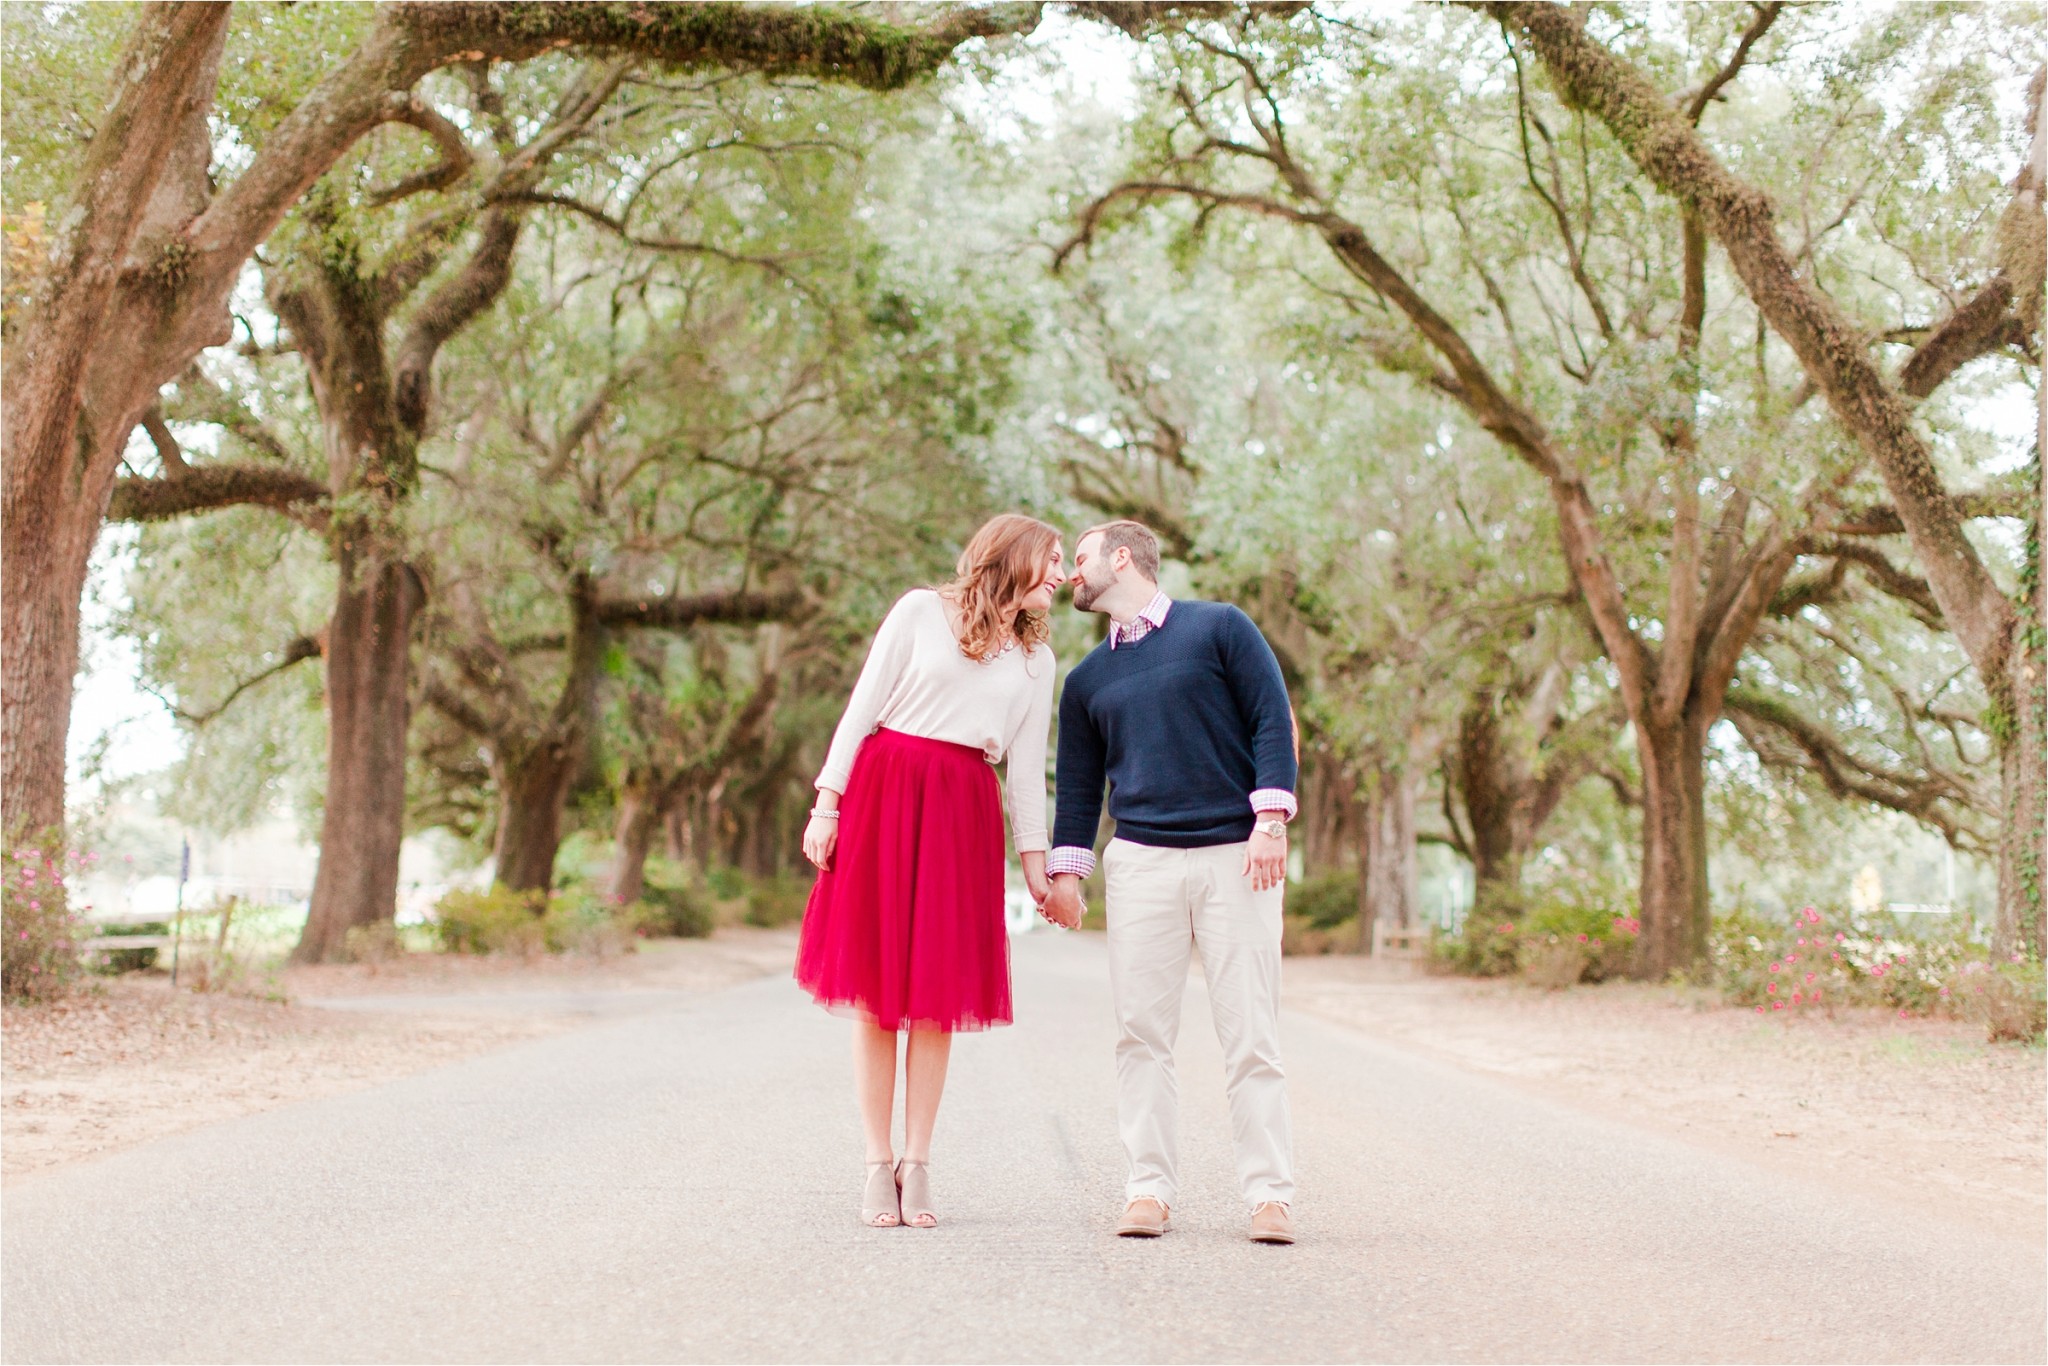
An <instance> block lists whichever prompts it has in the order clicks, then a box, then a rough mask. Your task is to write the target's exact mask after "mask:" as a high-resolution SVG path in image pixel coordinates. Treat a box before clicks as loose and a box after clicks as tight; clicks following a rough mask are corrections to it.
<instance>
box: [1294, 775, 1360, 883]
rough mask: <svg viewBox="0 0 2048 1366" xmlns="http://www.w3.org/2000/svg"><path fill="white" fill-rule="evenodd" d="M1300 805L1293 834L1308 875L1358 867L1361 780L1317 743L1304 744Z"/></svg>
mask: <svg viewBox="0 0 2048 1366" xmlns="http://www.w3.org/2000/svg"><path fill="white" fill-rule="evenodd" d="M1300 787H1301V792H1300V797H1301V809H1300V810H1299V811H1298V812H1297V813H1296V814H1295V817H1294V821H1293V829H1292V834H1293V838H1294V842H1295V844H1296V845H1297V846H1298V847H1299V848H1300V849H1301V863H1302V871H1303V872H1304V873H1305V874H1306V875H1307V876H1309V877H1317V876H1320V875H1324V874H1329V873H1336V872H1341V871H1343V870H1344V869H1345V868H1347V867H1355V866H1356V863H1357V859H1358V852H1359V844H1360V842H1361V841H1362V840H1363V838H1364V835H1363V833H1362V832H1361V830H1360V829H1359V819H1360V817H1359V807H1358V784H1357V782H1356V781H1355V780H1354V779H1353V777H1352V775H1351V772H1350V769H1349V768H1348V767H1347V766H1346V765H1345V764H1344V763H1343V761H1342V760H1340V759H1338V758H1337V757H1336V756H1335V755H1332V754H1330V753H1328V752H1326V751H1324V750H1323V749H1321V748H1320V747H1318V746H1314V745H1310V746H1306V747H1304V748H1303V751H1302V763H1301V784H1300Z"/></svg>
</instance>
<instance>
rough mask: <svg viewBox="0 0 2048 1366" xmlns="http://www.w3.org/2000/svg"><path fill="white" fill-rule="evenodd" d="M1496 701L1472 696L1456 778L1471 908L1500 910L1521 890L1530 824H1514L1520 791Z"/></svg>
mask: <svg viewBox="0 0 2048 1366" xmlns="http://www.w3.org/2000/svg"><path fill="white" fill-rule="evenodd" d="M1498 702H1499V699H1498V698H1497V697H1496V696H1495V694H1494V693H1493V692H1492V691H1491V690H1485V689H1482V690H1481V691H1479V692H1477V693H1475V694H1474V695H1473V697H1472V700H1471V702H1470V703H1469V704H1468V705H1467V706H1466V708H1465V714H1464V715H1463V716H1462V717H1460V718H1459V720H1458V748H1457V751H1456V765H1455V768H1456V773H1457V782H1458V794H1459V796H1460V797H1461V798H1462V799H1463V801H1464V806H1465V819H1466V822H1467V823H1468V824H1469V825H1470V827H1471V829H1470V832H1469V834H1468V835H1467V836H1466V840H1467V842H1468V843H1469V845H1470V846H1471V848H1470V850H1469V853H1470V856H1471V859H1472V904H1473V905H1475V906H1486V907H1488V908H1489V909H1490V910H1491V909H1496V908H1498V909H1500V910H1502V911H1503V912H1504V913H1506V912H1508V911H1510V910H1512V908H1514V907H1516V906H1517V903H1518V902H1519V899H1520V895H1521V888H1522V855H1523V853H1524V852H1525V844H1526V838H1525V837H1524V835H1523V831H1524V830H1525V829H1526V827H1527V825H1528V822H1527V821H1526V819H1521V820H1518V819H1517V817H1518V811H1517V807H1518V806H1520V805H1522V804H1523V803H1521V802H1520V801H1518V797H1519V796H1520V792H1519V787H1520V786H1523V785H1518V784H1516V783H1515V782H1514V777H1515V775H1514V774H1513V773H1511V772H1510V769H1509V764H1508V756H1507V754H1506V753H1505V752H1504V749H1505V746H1504V743H1503V739H1504V737H1503V736H1502V735H1501V718H1500V713H1499V709H1498Z"/></svg>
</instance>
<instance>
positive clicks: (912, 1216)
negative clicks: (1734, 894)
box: [896, 1157, 939, 1228]
mask: <svg viewBox="0 0 2048 1366" xmlns="http://www.w3.org/2000/svg"><path fill="white" fill-rule="evenodd" d="M896 1192H897V1195H896V1198H897V1207H898V1209H899V1210H900V1211H901V1214H902V1218H903V1222H904V1224H905V1225H906V1226H908V1227H910V1228H937V1227H938V1226H939V1216H938V1215H937V1214H935V1213H933V1212H932V1173H931V1164H930V1163H928V1162H913V1161H911V1160H910V1159H909V1158H907V1157H906V1158H904V1159H903V1160H902V1161H901V1162H898V1163H897V1164H896Z"/></svg>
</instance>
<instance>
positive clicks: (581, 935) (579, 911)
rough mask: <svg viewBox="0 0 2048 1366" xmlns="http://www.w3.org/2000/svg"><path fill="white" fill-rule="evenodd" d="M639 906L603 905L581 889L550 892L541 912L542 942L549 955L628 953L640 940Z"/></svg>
mask: <svg viewBox="0 0 2048 1366" xmlns="http://www.w3.org/2000/svg"><path fill="white" fill-rule="evenodd" d="M643 912H644V908H643V907H642V905H641V903H639V902H635V903H634V904H633V905H631V906H627V907H618V906H612V905H608V904H606V903H605V902H604V901H602V900H600V899H599V898H598V897H597V896H595V895H593V894H592V893H590V892H588V891H586V890H583V889H581V888H570V889H567V890H564V891H557V892H554V893H551V894H550V895H549V896H548V898H547V903H546V910H544V911H543V912H542V913H541V917H540V927H541V942H542V945H543V947H545V948H546V949H547V951H548V952H549V953H588V954H594V955H595V956H597V957H599V958H605V957H609V956H610V955H612V954H615V953H631V952H633V950H634V948H635V941H636V940H637V939H638V938H639V932H640V925H641V921H640V917H641V915H642V914H643Z"/></svg>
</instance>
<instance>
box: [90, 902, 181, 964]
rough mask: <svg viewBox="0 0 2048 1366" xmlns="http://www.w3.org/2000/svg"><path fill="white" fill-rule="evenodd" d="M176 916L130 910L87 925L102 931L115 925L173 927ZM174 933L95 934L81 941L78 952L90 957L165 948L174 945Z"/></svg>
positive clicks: (98, 919)
mask: <svg viewBox="0 0 2048 1366" xmlns="http://www.w3.org/2000/svg"><path fill="white" fill-rule="evenodd" d="M176 920H177V915H176V913H175V912H174V913H172V914H171V915H160V914H157V913H155V912H143V911H129V912H126V913H124V914H121V915H106V916H93V917H92V918H91V919H89V920H87V921H86V922H85V923H86V925H87V926H88V927H89V928H91V929H94V930H100V931H103V930H105V929H107V928H110V927H113V926H117V925H163V924H172V925H175V922H176ZM177 938H178V936H177V935H175V934H106V933H96V934H94V935H93V936H92V938H90V939H87V940H84V941H82V942H81V943H80V944H79V946H78V951H79V952H80V953H82V954H85V955H86V956H88V957H90V956H92V955H95V954H103V953H119V952H121V951H122V950H124V949H167V948H169V947H171V945H172V944H174V943H176V942H177Z"/></svg>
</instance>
